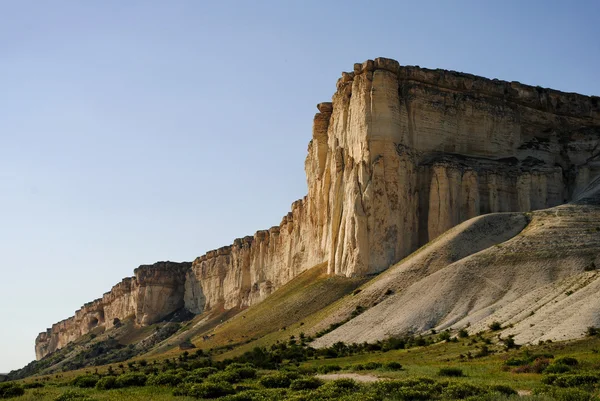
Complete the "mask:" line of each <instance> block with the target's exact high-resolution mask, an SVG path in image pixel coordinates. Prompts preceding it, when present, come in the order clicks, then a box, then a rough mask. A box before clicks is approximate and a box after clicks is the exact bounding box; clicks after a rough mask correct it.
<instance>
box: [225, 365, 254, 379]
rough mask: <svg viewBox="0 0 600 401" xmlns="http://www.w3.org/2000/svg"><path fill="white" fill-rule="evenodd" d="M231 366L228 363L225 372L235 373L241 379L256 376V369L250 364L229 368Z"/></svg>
mask: <svg viewBox="0 0 600 401" xmlns="http://www.w3.org/2000/svg"><path fill="white" fill-rule="evenodd" d="M234 365H238V364H234ZM231 366H232V365H229V366H228V367H227V368H226V369H225V372H231V373H232V374H236V375H237V376H238V377H239V378H240V379H241V380H244V379H255V378H256V369H254V368H253V367H251V366H250V365H247V366H239V367H234V368H230V367H231Z"/></svg>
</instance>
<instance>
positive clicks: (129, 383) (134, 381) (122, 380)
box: [116, 372, 148, 387]
mask: <svg viewBox="0 0 600 401" xmlns="http://www.w3.org/2000/svg"><path fill="white" fill-rule="evenodd" d="M147 379H148V378H147V377H146V375H145V374H143V373H134V372H132V373H125V374H123V375H120V376H118V377H117V381H116V384H117V386H118V387H134V386H143V385H145V384H146V380H147Z"/></svg>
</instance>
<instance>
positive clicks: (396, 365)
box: [383, 362, 402, 370]
mask: <svg viewBox="0 0 600 401" xmlns="http://www.w3.org/2000/svg"><path fill="white" fill-rule="evenodd" d="M383 368H384V369H387V370H402V365H401V364H400V363H398V362H388V363H386V364H384V365H383Z"/></svg>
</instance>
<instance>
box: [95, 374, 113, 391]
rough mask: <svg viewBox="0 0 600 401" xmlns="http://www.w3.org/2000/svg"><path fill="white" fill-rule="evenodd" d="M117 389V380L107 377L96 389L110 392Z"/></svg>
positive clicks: (102, 379) (99, 382)
mask: <svg viewBox="0 0 600 401" xmlns="http://www.w3.org/2000/svg"><path fill="white" fill-rule="evenodd" d="M117 387H118V386H117V378H116V377H114V376H105V377H103V378H101V379H100V380H98V382H97V383H96V389H98V390H110V389H111V388H117Z"/></svg>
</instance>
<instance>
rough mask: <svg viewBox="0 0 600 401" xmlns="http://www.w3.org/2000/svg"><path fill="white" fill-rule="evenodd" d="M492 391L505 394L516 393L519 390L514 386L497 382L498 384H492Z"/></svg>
mask: <svg viewBox="0 0 600 401" xmlns="http://www.w3.org/2000/svg"><path fill="white" fill-rule="evenodd" d="M490 391H492V392H495V393H500V394H503V395H516V394H517V392H516V391H515V390H514V389H513V388H512V387H508V386H504V385H502V384H496V385H493V386H490Z"/></svg>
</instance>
